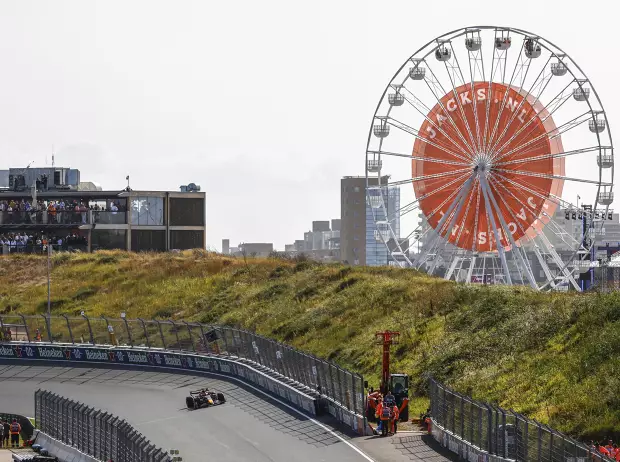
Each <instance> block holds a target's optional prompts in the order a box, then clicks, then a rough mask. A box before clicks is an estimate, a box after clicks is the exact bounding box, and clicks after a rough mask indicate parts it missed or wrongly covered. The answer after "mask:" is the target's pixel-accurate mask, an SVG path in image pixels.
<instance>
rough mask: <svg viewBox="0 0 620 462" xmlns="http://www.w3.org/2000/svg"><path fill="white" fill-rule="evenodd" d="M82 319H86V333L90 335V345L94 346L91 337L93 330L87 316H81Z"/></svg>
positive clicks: (92, 337) (93, 339) (93, 340)
mask: <svg viewBox="0 0 620 462" xmlns="http://www.w3.org/2000/svg"><path fill="white" fill-rule="evenodd" d="M82 317H83V318H84V319H86V324H88V333H89V334H90V343H91V344H92V345H94V344H95V337H94V336H93V328H92V326H91V325H90V319H88V316H86V314H83V315H82Z"/></svg>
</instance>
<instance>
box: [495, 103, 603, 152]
mask: <svg viewBox="0 0 620 462" xmlns="http://www.w3.org/2000/svg"><path fill="white" fill-rule="evenodd" d="M591 119H592V113H591V112H586V113H584V114H581V115H580V116H577V117H575V118H574V119H572V120H570V121H568V122H566V123H564V124H562V125H560V126H559V127H557V128H556V129H554V130H552V131H551V132H545V133H543V134H541V135H539V136H537V137H535V138H532V139H531V140H529V141H527V142H525V143H523V144H521V145H519V146H517V147H515V148H513V149H511V150H510V151H508V152H506V153H504V154H502V155H501V156H499V157H497V158H495V160H496V161H499V160H502V159H504V158H506V157H508V156H510V155H511V154H514V153H515V152H519V151H521V150H522V149H523V148H526V147H528V146H531V145H535V144H536V143H540V142H541V141H542V140H547V139H548V140H550V141H551V140H554V139H556V138H558V137H560V136H561V135H563V134H564V133H567V132H569V131H570V130H572V129H573V128H575V127H578V126H580V125H581V124H583V123H585V122H587V121H588V120H591Z"/></svg>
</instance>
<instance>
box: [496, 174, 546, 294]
mask: <svg viewBox="0 0 620 462" xmlns="http://www.w3.org/2000/svg"><path fill="white" fill-rule="evenodd" d="M489 182H490V183H491V184H493V185H494V186H495V188H496V189H497V190H499V188H500V187H501V188H502V189H503V190H505V191H506V193H508V194H509V195H510V196H512V197H513V198H514V199H515V200H516V201H518V202H519V203H520V204H521V206H522V209H521V211H522V212H523V211H524V210H527V211H529V212H530V214H531V215H532V216H533V217H534V219H536V218H537V213H536V210H534V209H533V208H531V207H530V205H529V204H528V203H527V202H523V201H522V200H520V199H519V198H518V197H517V196H516V195H515V194H514V193H513V192H512V191H511V190H510V189H508V188H506V186H504V185H503V184H502V183H500V182H496V181H495V180H494V179H493V178H492V177H490V179H489ZM497 195H498V196H499V198H500V200H501V201H502V203H503V204H504V206H505V207H506V209H507V210H508V211H509V213H510V215H511V217H512V219H513V220H514V221H513V223H516V225H517V226H518V227H519V229H520V230H521V232H522V233H523V238H527V239H528V240H531V238H529V237H528V235H527V230H526V229H525V228H524V226H523V225H522V224H521V221H520V220H519V219H518V218H519V217H518V216H517V215H516V214H515V213H514V210H513V209H512V207H510V205H509V204H508V202H507V201H506V199H505V194H504V193H500V192H498V194H497ZM497 210H498V211H499V208H498V207H497ZM505 229H506V228H505ZM506 232H507V233H508V235H509V236H510V238H511V239H512V246H513V248H514V249H515V250H516V251H518V252H520V254H519V256H520V259H521V260H522V261H523V264H524V266H525V267H526V275H527V276H528V279H530V282H532V281H533V284H534V285H533V287H537V285H538V284H537V283H536V281H535V278H534V275H533V272H532V268H531V266H530V265H529V260H528V258H527V253H525V249H524V248H523V246H520V247H517V246H516V243H515V242H514V239H513V238H512V233H510V229H509V228H508V229H506ZM534 245H536V243H535V242H534ZM541 265H542V262H541ZM543 272H544V273H545V275H548V274H550V271H549V268H548V267H545V268H543ZM530 277H531V278H530ZM548 280H549V279H548Z"/></svg>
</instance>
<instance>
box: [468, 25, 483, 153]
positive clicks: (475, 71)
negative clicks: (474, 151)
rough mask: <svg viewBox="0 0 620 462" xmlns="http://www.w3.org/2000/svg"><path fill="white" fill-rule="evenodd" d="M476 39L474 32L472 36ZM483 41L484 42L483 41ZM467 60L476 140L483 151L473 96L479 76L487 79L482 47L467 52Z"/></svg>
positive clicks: (476, 103)
mask: <svg viewBox="0 0 620 462" xmlns="http://www.w3.org/2000/svg"><path fill="white" fill-rule="evenodd" d="M477 34H478V36H477V38H478V40H480V41H481V38H480V31H477ZM471 38H472V40H474V33H472V36H471ZM481 43H482V42H481ZM467 58H468V59H467V62H468V64H469V77H470V91H471V94H472V100H473V105H474V127H475V129H476V140H477V145H478V150H479V151H480V152H482V139H481V138H480V136H481V133H480V121H479V120H478V98H475V97H473V96H474V94H475V85H474V84H475V82H476V80H477V76H480V77H482V80H483V81H484V80H486V79H485V76H484V55H483V53H482V47H481V48H480V49H478V50H469V51H468V53H467Z"/></svg>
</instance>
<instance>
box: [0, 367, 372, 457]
mask: <svg viewBox="0 0 620 462" xmlns="http://www.w3.org/2000/svg"><path fill="white" fill-rule="evenodd" d="M204 386H207V387H209V388H211V389H214V390H218V391H222V392H223V393H224V394H225V395H226V398H227V403H226V404H224V405H222V406H216V407H213V408H208V409H200V410H196V411H189V410H187V409H186V407H185V397H186V396H187V394H188V391H189V390H190V389H193V388H200V387H204ZM39 388H40V389H43V390H49V391H52V392H55V393H58V394H59V395H62V396H64V397H68V398H71V399H74V400H77V401H81V402H83V403H85V404H88V405H91V406H94V407H97V408H100V409H102V410H106V411H108V412H111V413H113V414H114V415H117V416H119V417H121V418H124V419H125V420H127V422H129V423H130V424H132V425H133V426H134V427H135V428H136V429H137V430H138V431H140V432H141V433H142V434H143V435H144V436H146V437H147V438H149V439H150V440H151V441H152V442H153V443H154V444H156V445H158V446H160V447H161V448H162V449H164V450H169V449H179V450H180V451H181V454H180V455H181V456H182V457H183V460H184V461H189V462H192V461H197V462H198V461H200V462H209V461H222V462H241V461H243V462H245V461H255V462H280V461H282V462H296V461H299V462H319V461H326V462H331V461H339V462H340V461H342V462H350V461H356V462H357V461H372V460H374V458H370V457H368V456H366V455H365V454H364V453H363V452H360V450H359V449H357V447H356V446H355V445H354V444H352V443H351V441H352V435H349V434H346V433H343V432H341V431H338V430H336V429H334V427H332V426H330V422H326V423H320V422H317V421H313V420H312V419H310V418H308V417H305V416H303V415H301V414H299V413H297V412H295V411H293V410H291V409H289V408H287V407H286V406H283V405H282V404H280V403H278V402H277V401H275V400H273V399H270V398H268V397H267V396H266V395H264V394H261V393H259V392H257V391H254V390H252V389H251V388H249V387H246V386H244V385H242V384H241V383H238V382H234V381H229V380H224V379H218V378H210V377H205V376H200V377H198V376H185V375H179V374H172V373H164V372H147V371H131V370H118V369H91V368H69V367H49V366H43V365H42V366H22V365H11V364H8V365H7V364H6V363H2V364H0V412H7V413H15V414H21V415H26V416H34V392H35V391H36V390H37V389H39Z"/></svg>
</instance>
